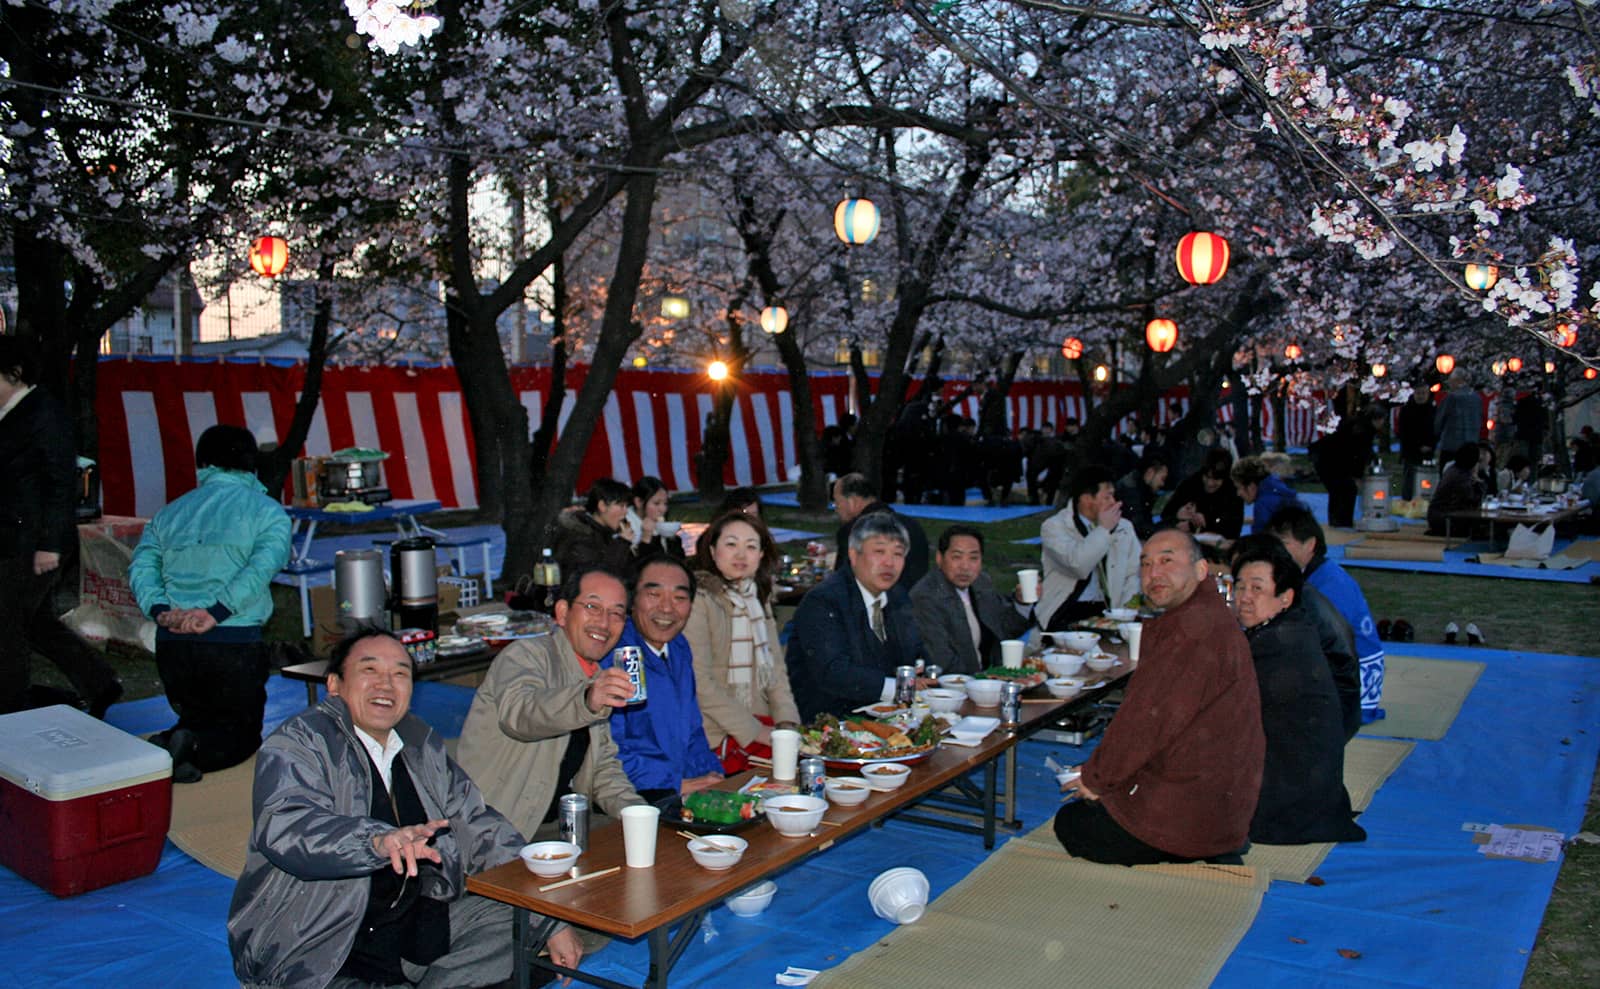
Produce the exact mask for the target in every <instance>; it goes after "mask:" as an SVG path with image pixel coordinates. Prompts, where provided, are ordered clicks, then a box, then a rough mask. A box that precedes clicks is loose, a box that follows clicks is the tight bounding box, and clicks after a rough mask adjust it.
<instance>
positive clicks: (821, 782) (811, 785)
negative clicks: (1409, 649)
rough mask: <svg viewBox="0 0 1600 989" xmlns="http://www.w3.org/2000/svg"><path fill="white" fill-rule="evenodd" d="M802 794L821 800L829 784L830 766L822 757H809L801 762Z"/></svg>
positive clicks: (800, 780)
mask: <svg viewBox="0 0 1600 989" xmlns="http://www.w3.org/2000/svg"><path fill="white" fill-rule="evenodd" d="M799 768H800V772H799V774H798V776H799V778H798V780H797V781H796V782H798V783H799V785H800V792H801V793H803V794H809V795H811V796H813V797H818V798H821V797H822V795H823V792H824V790H825V784H826V783H827V782H828V764H827V763H826V762H825V761H823V758H822V757H821V756H815V755H808V756H806V757H805V758H804V759H801V760H800V767H799Z"/></svg>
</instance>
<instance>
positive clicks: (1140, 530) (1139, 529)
mask: <svg viewBox="0 0 1600 989" xmlns="http://www.w3.org/2000/svg"><path fill="white" fill-rule="evenodd" d="M1166 483H1167V462H1166V461H1165V460H1163V459H1161V456H1160V455H1159V454H1156V453H1152V452H1150V451H1149V450H1146V451H1145V452H1144V453H1143V454H1141V455H1140V456H1139V466H1138V467H1136V468H1135V469H1133V470H1131V471H1129V472H1128V473H1126V474H1124V475H1122V477H1121V479H1120V480H1118V481H1117V487H1116V496H1117V501H1119V502H1121V504H1122V517H1123V518H1125V519H1127V520H1128V522H1129V524H1130V525H1132V526H1133V532H1134V534H1135V535H1137V536H1138V537H1139V538H1140V539H1149V538H1150V533H1152V532H1154V531H1156V500H1157V499H1159V498H1160V497H1161V489H1162V488H1163V487H1165V486H1166Z"/></svg>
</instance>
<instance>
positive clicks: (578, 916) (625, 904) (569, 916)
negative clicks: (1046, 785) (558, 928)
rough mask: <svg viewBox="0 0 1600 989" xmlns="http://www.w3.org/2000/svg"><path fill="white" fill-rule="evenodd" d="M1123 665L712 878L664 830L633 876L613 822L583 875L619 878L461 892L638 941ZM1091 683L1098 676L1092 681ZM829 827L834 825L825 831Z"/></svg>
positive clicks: (597, 834) (908, 796) (1004, 742)
mask: <svg viewBox="0 0 1600 989" xmlns="http://www.w3.org/2000/svg"><path fill="white" fill-rule="evenodd" d="M1129 672H1130V667H1129V665H1128V663H1127V662H1126V660H1124V661H1123V662H1122V663H1121V664H1120V665H1118V666H1116V667H1113V668H1112V669H1111V670H1109V671H1108V672H1107V673H1105V674H1101V675H1099V679H1097V680H1095V682H1093V683H1091V684H1089V685H1086V687H1085V689H1084V690H1083V691H1082V692H1081V693H1080V694H1079V695H1078V696H1076V697H1071V698H1065V699H1056V698H1043V699H1034V698H1028V699H1027V700H1026V702H1025V703H1024V704H1023V705H1022V714H1021V721H1020V724H1019V727H1018V729H1016V730H1004V729H996V730H995V731H994V732H992V733H990V734H989V736H988V737H986V738H985V739H984V740H983V741H982V742H981V743H980V744H978V745H977V746H973V747H964V746H955V745H942V746H940V747H939V748H938V749H937V750H936V751H935V752H934V754H933V755H932V756H931V757H930V758H929V759H928V760H927V761H926V762H923V763H920V764H918V765H915V766H913V767H912V770H911V778H910V779H909V780H907V781H906V783H905V785H904V786H902V787H900V788H899V789H897V790H890V791H887V792H874V793H873V794H872V795H871V796H870V797H868V798H867V800H866V802H865V803H862V804H860V805H858V806H855V807H840V806H838V805H836V804H833V803H831V802H830V803H829V805H828V810H827V813H825V814H824V815H823V821H825V822H827V824H825V825H822V826H819V827H818V828H817V830H816V831H815V832H813V833H812V834H810V835H808V836H805V837H799V838H788V837H785V836H783V835H781V834H779V833H778V832H777V831H776V830H775V829H773V828H772V827H771V826H770V825H769V824H767V823H766V822H765V821H762V822H760V823H757V824H754V825H751V826H750V827H748V828H746V829H744V830H743V831H740V832H739V836H740V837H742V838H744V839H745V840H747V841H748V842H749V843H750V846H749V848H748V849H747V850H746V851H745V853H744V856H743V858H741V859H740V860H739V863H738V865H735V866H734V867H733V868H731V869H726V870H722V871H719V872H712V871H709V870H707V869H703V868H701V867H700V866H699V865H697V864H696V863H695V861H694V859H693V858H692V857H691V856H690V854H689V849H688V839H686V838H683V837H682V836H681V835H679V834H677V832H676V831H675V830H673V829H672V828H669V827H661V828H658V829H657V833H656V864H655V866H654V867H652V868H649V869H630V868H628V867H627V865H626V864H625V860H624V856H623V847H622V826H621V824H620V822H615V821H614V822H611V823H610V824H608V825H607V826H605V827H602V828H599V829H596V830H594V831H592V832H590V835H589V848H588V850H587V851H585V852H584V854H583V856H582V857H581V858H580V859H579V862H578V869H579V870H580V872H581V873H590V872H599V871H602V870H605V869H609V868H611V867H612V866H622V869H621V870H620V871H618V872H614V873H612V874H610V875H607V876H600V877H598V878H595V879H592V880H590V881H588V882H583V883H574V884H573V885H571V886H565V887H563V888H561V889H556V890H551V891H549V892H547V893H541V892H540V891H539V887H540V886H545V885H549V884H551V883H556V882H559V881H561V878H562V877H557V878H554V879H546V878H542V877H539V876H535V875H534V874H533V873H532V872H529V871H528V868H527V866H526V865H524V864H523V863H522V860H521V859H516V860H513V861H511V862H507V863H505V864H504V865H501V866H499V867H497V868H494V869H490V870H488V871H486V872H483V873H480V874H478V875H475V876H471V877H469V878H468V879H467V889H468V890H470V891H471V892H474V893H478V894H480V895H482V896H487V897H490V898H491V899H495V900H499V901H501V902H504V903H509V904H511V905H512V906H516V907H523V908H526V909H528V910H531V911H533V912H535V913H538V914H541V915H543V916H546V917H555V918H557V919H560V920H564V921H567V922H569V923H573V924H577V925H579V926H581V927H587V928H590V929H592V930H597V931H602V932H604V933H607V934H611V935H614V936H617V937H624V938H638V937H642V936H644V935H645V934H648V933H649V932H651V931H653V930H655V929H657V928H659V927H662V926H664V925H667V924H672V923H674V922H676V921H678V920H680V919H681V918H683V917H685V916H688V915H689V914H691V913H694V912H696V911H698V910H701V909H703V908H705V907H708V906H710V905H712V904H715V903H717V902H719V901H721V900H724V899H726V898H727V897H729V896H732V895H733V894H735V893H737V892H739V891H740V890H742V889H744V888H745V887H747V886H750V885H751V884H753V883H756V882H759V881H760V880H762V879H763V878H765V877H766V876H769V875H771V874H772V873H774V872H777V871H779V870H780V869H782V868H784V867H785V866H787V865H790V864H791V863H794V862H797V861H799V860H801V859H803V858H805V857H807V856H808V855H811V854H813V853H816V852H821V851H825V850H826V849H828V848H829V847H830V846H831V845H833V843H834V842H835V841H837V840H839V839H840V838H842V837H844V836H846V835H849V834H852V833H854V832H856V831H859V830H860V829H862V828H864V827H867V826H868V825H870V824H872V822H874V821H876V820H878V819H879V818H881V817H883V816H885V815H887V814H889V813H892V812H893V811H895V810H898V809H900V808H902V807H904V806H906V805H908V804H910V803H913V802H915V801H917V800H919V799H921V798H922V797H925V796H927V795H928V794H929V793H932V792H934V791H936V790H938V789H940V788H941V787H943V786H944V785H946V784H948V783H949V782H950V781H951V780H953V779H956V778H957V777H960V776H964V775H966V774H967V773H969V772H971V771H972V770H974V769H977V768H979V767H981V766H982V765H983V764H984V763H986V762H989V761H991V760H993V759H996V758H998V757H999V756H1001V755H1003V754H1004V753H1005V752H1006V751H1007V750H1008V749H1010V748H1012V747H1013V746H1015V745H1016V744H1017V742H1018V740H1019V738H1021V737H1025V736H1026V735H1028V734H1030V733H1031V732H1030V730H1031V729H1036V728H1038V727H1042V724H1041V722H1044V721H1045V720H1046V719H1050V718H1053V717H1056V716H1058V715H1059V714H1060V713H1061V712H1062V711H1063V709H1065V708H1068V707H1071V706H1073V705H1075V704H1078V703H1081V701H1082V699H1083V698H1085V697H1087V696H1089V695H1091V694H1094V693H1096V692H1097V691H1099V690H1100V689H1101V688H1102V687H1105V686H1109V685H1110V684H1111V683H1113V682H1115V681H1116V680H1118V679H1121V678H1122V677H1125V676H1127V674H1128V673H1129ZM1090 676H1091V678H1094V677H1095V676H1096V675H1095V674H1090ZM960 713H962V714H963V715H966V714H973V715H978V716H984V715H987V716H990V717H995V716H998V714H999V711H998V709H996V708H975V707H973V705H972V703H971V702H970V701H969V702H967V703H966V704H965V705H964V706H963V707H962V710H961V712H960ZM749 778H750V774H748V773H744V774H740V775H738V776H735V777H733V778H731V779H729V780H728V781H727V782H726V785H725V786H726V788H727V789H736V788H737V787H739V786H741V785H743V784H744V783H745V782H746V781H747V780H748V779H749ZM828 825H835V826H831V827H830V826H828Z"/></svg>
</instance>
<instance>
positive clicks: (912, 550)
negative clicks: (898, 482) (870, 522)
mask: <svg viewBox="0 0 1600 989" xmlns="http://www.w3.org/2000/svg"><path fill="white" fill-rule="evenodd" d="M833 510H834V511H835V512H837V513H838V515H839V521H840V522H842V523H844V524H843V525H841V526H839V532H838V534H837V536H836V537H835V539H836V544H837V545H838V547H839V551H838V553H837V555H836V556H835V557H834V563H833V568H834V569H835V570H843V569H844V568H845V563H846V562H847V561H848V560H849V548H850V530H851V527H852V526H854V525H855V523H856V519H859V518H860V517H861V516H863V515H866V514H868V513H869V512H882V513H884V514H886V515H889V516H891V517H892V518H894V520H895V521H897V522H899V523H900V527H901V528H902V529H904V530H905V531H906V539H907V540H908V541H907V543H906V559H905V569H904V570H903V571H902V572H901V574H900V581H899V586H900V588H901V589H903V590H905V591H908V592H909V591H910V590H911V588H912V586H913V585H914V584H916V582H917V581H919V580H921V579H922V575H923V574H925V573H927V572H928V537H927V536H926V535H924V534H923V531H922V526H920V525H918V524H917V521H916V519H913V518H909V517H907V516H905V515H901V514H900V513H899V512H897V511H895V510H894V509H892V508H890V507H889V506H888V505H886V504H884V503H883V502H881V501H879V500H878V492H877V490H876V489H874V488H873V486H872V482H870V481H868V480H867V479H866V477H865V476H864V475H861V474H846V475H845V476H843V477H841V478H839V479H838V480H837V481H834V482H833Z"/></svg>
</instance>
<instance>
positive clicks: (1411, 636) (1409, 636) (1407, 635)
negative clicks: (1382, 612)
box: [1389, 618, 1417, 642]
mask: <svg viewBox="0 0 1600 989" xmlns="http://www.w3.org/2000/svg"><path fill="white" fill-rule="evenodd" d="M1416 637H1417V633H1416V630H1415V629H1413V628H1412V627H1411V623H1410V622H1408V621H1406V620H1405V619H1404V618H1402V619H1400V620H1399V621H1397V622H1395V623H1394V625H1393V626H1391V627H1390V629H1389V639H1390V641H1392V642H1411V641H1414V640H1415V639H1416Z"/></svg>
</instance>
